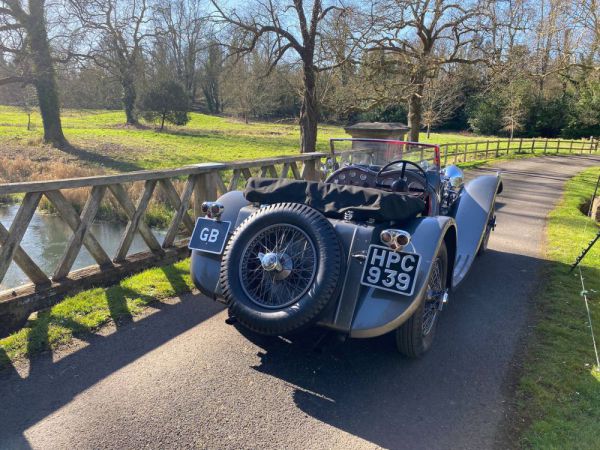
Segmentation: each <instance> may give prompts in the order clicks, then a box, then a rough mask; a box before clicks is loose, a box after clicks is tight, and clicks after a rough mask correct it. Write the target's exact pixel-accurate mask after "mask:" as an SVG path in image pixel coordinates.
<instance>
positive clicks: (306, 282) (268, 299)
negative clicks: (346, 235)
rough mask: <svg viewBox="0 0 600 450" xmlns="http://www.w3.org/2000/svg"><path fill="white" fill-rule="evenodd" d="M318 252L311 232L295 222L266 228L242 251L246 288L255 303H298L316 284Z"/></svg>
mask: <svg viewBox="0 0 600 450" xmlns="http://www.w3.org/2000/svg"><path fill="white" fill-rule="evenodd" d="M316 273H317V251H316V249H315V246H314V244H313V242H312V240H311V239H310V238H309V237H308V235H307V234H306V233H305V232H304V231H303V230H301V229H300V228H298V227H297V226H295V225H291V224H277V225H271V226H269V227H266V228H265V229H263V230H261V231H260V232H259V233H258V234H256V235H255V236H254V237H253V238H251V239H250V241H249V242H248V244H247V245H246V246H245V248H244V249H243V251H242V254H241V260H240V266H239V276H240V281H241V285H242V289H243V290H244V292H245V293H246V295H247V296H248V298H249V299H250V300H251V301H252V302H254V303H255V304H257V305H259V306H261V307H263V308H270V309H277V308H285V307H287V306H289V305H292V304H294V303H296V302H297V301H298V300H299V299H300V298H302V296H303V295H304V294H305V293H306V292H307V290H308V289H309V288H310V286H311V285H312V284H313V281H314V279H315V275H316Z"/></svg>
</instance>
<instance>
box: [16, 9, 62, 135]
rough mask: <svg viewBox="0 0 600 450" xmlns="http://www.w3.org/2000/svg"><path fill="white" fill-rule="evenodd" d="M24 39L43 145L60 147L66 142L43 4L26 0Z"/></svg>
mask: <svg viewBox="0 0 600 450" xmlns="http://www.w3.org/2000/svg"><path fill="white" fill-rule="evenodd" d="M29 9H30V14H29V20H28V23H27V27H26V28H27V35H28V41H29V47H30V48H31V55H32V61H33V67H32V68H33V75H34V81H33V84H34V86H35V88H36V91H37V97H38V102H39V106H40V114H41V115H42V122H43V124H44V142H47V143H49V144H52V145H54V146H55V147H63V146H65V145H66V144H67V139H66V138H65V135H64V134H63V130H62V124H61V121H60V102H59V98H58V86H57V84H56V76H55V72H54V64H53V61H52V56H51V55H50V44H49V43H48V33H47V31H46V22H45V18H44V1H43V0H30V2H29Z"/></svg>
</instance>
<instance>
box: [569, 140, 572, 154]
mask: <svg viewBox="0 0 600 450" xmlns="http://www.w3.org/2000/svg"><path fill="white" fill-rule="evenodd" d="M571 153H573V140H572V139H571V145H569V154H571Z"/></svg>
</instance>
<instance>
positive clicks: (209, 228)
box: [188, 217, 231, 255]
mask: <svg viewBox="0 0 600 450" xmlns="http://www.w3.org/2000/svg"><path fill="white" fill-rule="evenodd" d="M230 227H231V222H227V221H220V220H213V219H207V218H206V217H199V218H198V219H196V226H195V227H194V231H193V233H192V238H191V239H190V243H189V244H188V247H189V248H190V249H192V250H198V251H200V252H206V253H215V254H217V255H220V254H221V253H223V248H224V247H225V242H226V241H227V234H228V233H229V228H230Z"/></svg>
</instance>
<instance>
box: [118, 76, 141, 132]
mask: <svg viewBox="0 0 600 450" xmlns="http://www.w3.org/2000/svg"><path fill="white" fill-rule="evenodd" d="M121 86H123V108H124V109H125V117H126V118H127V125H138V120H137V117H136V115H135V100H136V98H137V92H136V90H135V81H134V79H133V76H131V74H130V73H124V74H122V75H121Z"/></svg>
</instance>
